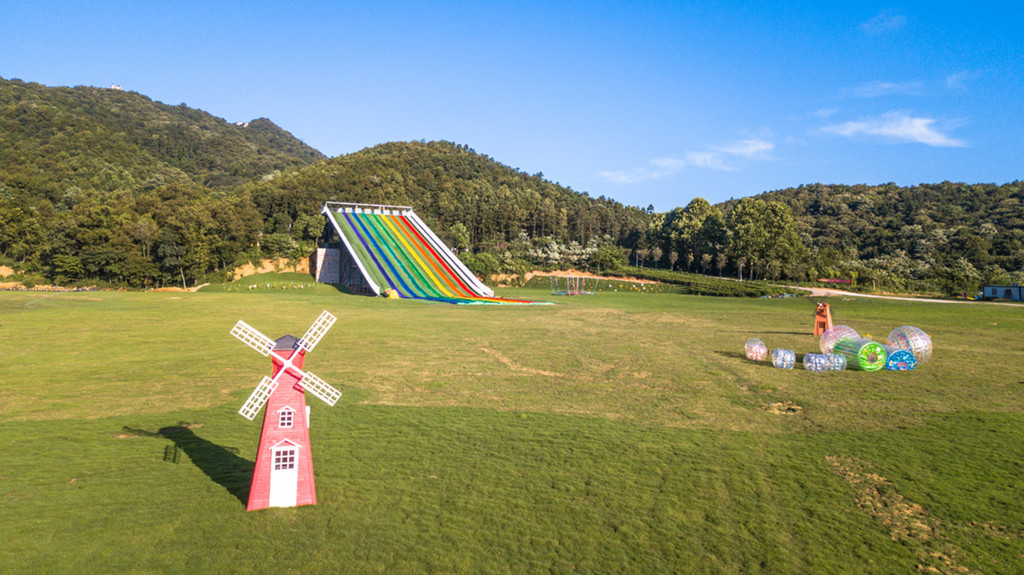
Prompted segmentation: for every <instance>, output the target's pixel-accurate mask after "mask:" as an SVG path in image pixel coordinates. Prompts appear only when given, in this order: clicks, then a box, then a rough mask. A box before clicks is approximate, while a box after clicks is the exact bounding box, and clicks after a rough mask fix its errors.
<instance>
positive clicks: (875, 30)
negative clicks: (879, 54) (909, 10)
mask: <svg viewBox="0 0 1024 575" xmlns="http://www.w3.org/2000/svg"><path fill="white" fill-rule="evenodd" d="M906 25H907V19H906V18H905V17H904V16H902V15H900V14H894V13H892V12H890V11H889V10H882V11H881V12H879V13H878V14H877V15H876V16H875V17H874V18H872V19H870V20H868V21H867V22H864V23H863V24H861V25H860V29H861V30H862V31H863V32H864V33H865V34H867V35H869V36H876V35H878V34H883V33H885V32H892V31H894V30H899V29H900V28H903V27H904V26H906Z"/></svg>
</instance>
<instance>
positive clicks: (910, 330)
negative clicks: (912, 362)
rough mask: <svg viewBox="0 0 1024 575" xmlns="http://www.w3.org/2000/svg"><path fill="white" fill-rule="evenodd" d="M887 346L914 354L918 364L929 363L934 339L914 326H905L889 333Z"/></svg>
mask: <svg viewBox="0 0 1024 575" xmlns="http://www.w3.org/2000/svg"><path fill="white" fill-rule="evenodd" d="M885 344H886V345H888V346H891V347H895V348H898V349H905V350H907V351H909V352H911V353H913V354H914V359H916V360H917V362H918V363H921V362H924V361H928V358H930V357H931V356H932V338H931V337H930V336H929V335H928V334H927V333H925V332H924V330H922V329H920V328H917V327H914V326H912V325H903V326H900V327H898V328H896V329H894V330H892V331H891V332H889V338H888V340H886V342H885Z"/></svg>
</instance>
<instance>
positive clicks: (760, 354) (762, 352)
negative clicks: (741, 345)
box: [745, 338, 768, 361]
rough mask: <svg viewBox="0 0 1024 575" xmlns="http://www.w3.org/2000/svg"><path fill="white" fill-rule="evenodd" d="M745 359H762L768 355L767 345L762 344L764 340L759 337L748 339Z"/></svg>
mask: <svg viewBox="0 0 1024 575" xmlns="http://www.w3.org/2000/svg"><path fill="white" fill-rule="evenodd" d="M745 347H746V350H747V359H749V360H750V361H764V359H765V358H766V357H768V347H766V346H765V345H764V342H763V341H761V340H759V339H756V338H755V339H748V340H747V345H746V346H745Z"/></svg>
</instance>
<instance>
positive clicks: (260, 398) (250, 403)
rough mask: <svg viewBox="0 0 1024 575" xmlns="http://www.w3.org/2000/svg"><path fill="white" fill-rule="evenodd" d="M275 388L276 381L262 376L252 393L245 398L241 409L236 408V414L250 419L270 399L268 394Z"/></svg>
mask: <svg viewBox="0 0 1024 575" xmlns="http://www.w3.org/2000/svg"><path fill="white" fill-rule="evenodd" d="M275 389H277V381H276V380H273V379H270V378H269V377H267V376H263V381H261V382H260V384H259V385H257V386H256V389H254V390H252V395H250V396H249V399H247V400H245V405H243V406H242V409H239V410H238V415H241V416H242V417H244V418H246V419H248V420H250V421H252V418H254V417H256V414H257V413H259V412H260V410H261V409H263V406H264V405H265V404H266V403H267V400H268V399H270V394H271V393H274V390H275Z"/></svg>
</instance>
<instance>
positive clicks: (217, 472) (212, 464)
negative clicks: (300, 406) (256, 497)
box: [124, 424, 256, 505]
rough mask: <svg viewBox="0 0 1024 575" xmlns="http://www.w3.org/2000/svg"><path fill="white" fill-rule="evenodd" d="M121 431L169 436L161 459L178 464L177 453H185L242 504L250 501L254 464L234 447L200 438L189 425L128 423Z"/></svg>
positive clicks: (178, 454) (152, 435) (151, 435)
mask: <svg viewBox="0 0 1024 575" xmlns="http://www.w3.org/2000/svg"><path fill="white" fill-rule="evenodd" d="M124 431H125V433H131V434H134V435H142V436H147V437H166V438H167V439H170V440H171V441H173V442H174V445H173V446H170V445H169V446H167V447H166V448H165V449H164V455H163V459H164V461H167V462H170V463H178V462H179V460H180V453H179V452H184V453H185V455H187V456H188V458H189V460H191V461H192V463H194V464H195V466H196V467H198V468H199V470H200V471H202V472H203V473H205V474H206V476H207V477H209V478H210V479H211V480H213V482H214V483H216V484H218V485H220V486H221V487H223V488H224V489H227V490H228V493H230V494H231V495H234V496H235V497H237V498H238V500H239V501H241V502H242V505H245V504H246V502H248V501H249V487H250V483H251V481H252V472H253V469H255V467H256V464H255V463H254V462H252V461H249V460H248V459H245V458H243V457H239V456H238V454H237V451H238V450H237V449H235V448H231V447H223V446H221V445H217V444H216V443H213V442H211V441H208V440H206V439H203V438H202V437H199V436H198V435H196V434H195V432H193V431H192V430H191V429H190V428H189V426H188V424H179V425H175V426H171V427H164V428H161V429H160V430H159V431H157V432H155V433H154V432H152V431H149V430H145V429H136V428H132V427H127V426H125V427H124Z"/></svg>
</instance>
